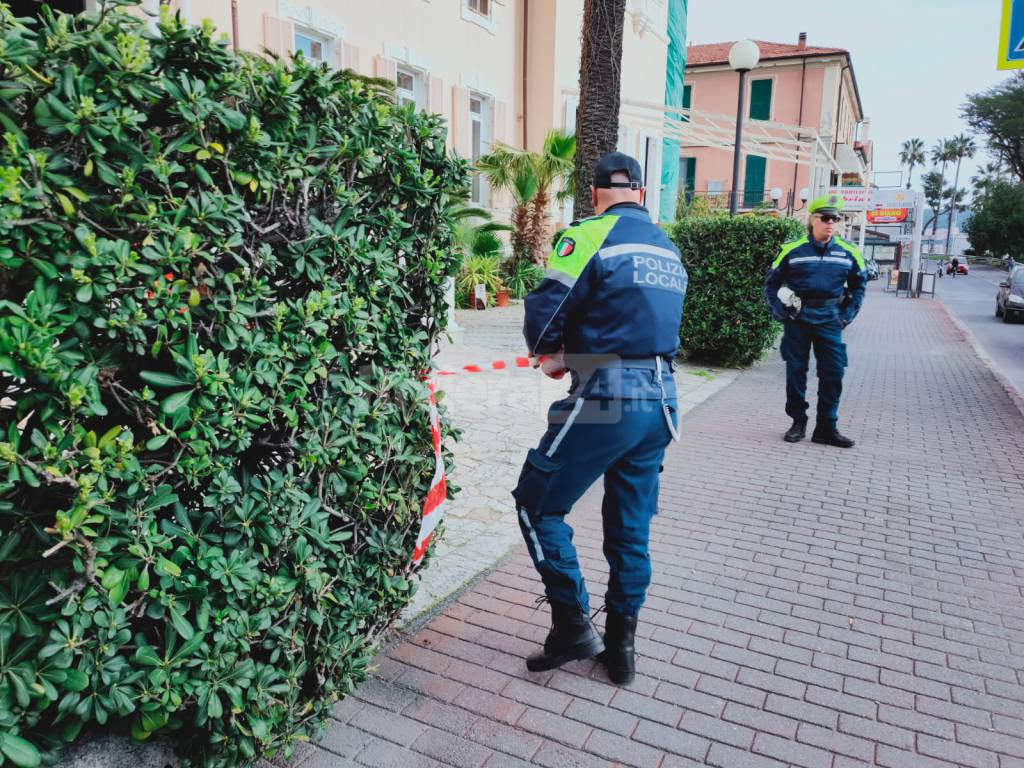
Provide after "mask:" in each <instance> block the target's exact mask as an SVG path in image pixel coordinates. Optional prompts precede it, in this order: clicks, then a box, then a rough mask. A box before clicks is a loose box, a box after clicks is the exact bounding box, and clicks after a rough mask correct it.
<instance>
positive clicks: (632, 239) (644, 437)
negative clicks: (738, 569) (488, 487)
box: [513, 152, 687, 684]
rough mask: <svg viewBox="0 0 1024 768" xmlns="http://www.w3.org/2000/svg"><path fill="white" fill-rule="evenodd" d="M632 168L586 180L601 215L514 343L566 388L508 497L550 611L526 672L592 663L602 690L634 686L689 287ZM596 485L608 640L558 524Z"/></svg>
mask: <svg viewBox="0 0 1024 768" xmlns="http://www.w3.org/2000/svg"><path fill="white" fill-rule="evenodd" d="M644 192H645V189H644V188H643V174H642V171H641V169H640V165H639V163H637V161H636V160H635V159H633V158H632V157H629V156H628V155H624V154H622V153H619V152H613V153H610V154H607V155H605V156H604V157H602V158H601V159H600V161H599V162H598V163H597V166H596V167H595V169H594V180H593V187H592V189H591V195H592V197H593V201H594V210H595V211H597V215H596V216H593V217H592V218H588V219H584V220H583V221H579V222H573V224H572V225H571V226H570V227H569V228H568V229H567V230H566V231H565V232H564V234H563V236H562V237H561V239H559V241H558V242H557V244H556V245H555V249H554V252H553V253H552V254H551V256H550V258H549V261H548V269H547V272H546V274H545V276H544V280H543V281H542V282H541V284H540V285H539V286H538V287H537V288H536V290H534V291H533V292H532V293H531V294H530V295H529V296H527V297H526V321H525V327H524V335H525V337H526V342H527V345H528V348H529V350H530V354H531V356H533V357H534V359H535V361H536V365H539V366H540V367H541V368H542V370H543V371H544V373H546V374H547V375H548V376H551V377H553V378H560V377H561V376H562V375H564V374H565V373H566V372H568V373H570V374H571V388H570V391H569V396H568V397H567V398H565V399H564V400H559V401H557V402H555V403H554V404H552V405H551V407H550V409H549V411H548V429H547V431H546V432H545V434H544V436H543V437H542V438H541V441H540V444H539V445H538V446H537V448H535V449H533V450H530V451H529V453H528V454H527V458H526V463H525V464H524V465H523V470H522V473H521V475H520V478H519V484H518V485H517V486H516V489H515V490H514V491H513V497H514V498H515V501H516V508H517V512H518V516H519V525H520V528H521V529H522V532H523V537H524V539H525V540H526V545H527V547H528V548H529V551H530V556H531V557H532V559H533V562H534V565H535V566H536V567H537V570H538V572H539V573H540V576H541V579H542V580H543V582H544V588H545V592H546V596H547V599H548V602H549V603H550V604H551V632H550V634H549V635H548V636H547V640H546V642H545V643H544V649H543V651H542V652H541V653H539V654H537V655H535V656H532V657H530V658H529V659H527V667H528V668H529V669H530V670H533V671H537V670H545V669H554V668H555V667H558V666H561V665H562V664H564V663H566V662H568V661H572V660H574V659H585V658H589V657H592V656H597V655H600V658H601V660H602V661H603V662H604V664H605V666H606V667H607V669H608V674H609V677H610V678H611V679H612V680H613V681H614V682H616V683H620V684H625V683H628V682H630V681H631V680H632V679H633V676H634V669H635V667H634V650H633V638H634V634H635V631H636V622H637V614H638V612H639V610H640V606H641V605H642V603H643V602H644V596H645V594H646V591H647V587H648V585H649V584H650V580H651V561H650V555H649V553H648V548H647V543H648V534H649V530H650V523H651V518H652V517H653V516H654V514H655V512H656V511H657V504H658V473H659V471H660V468H661V462H662V457H663V456H664V453H665V448H666V447H667V446H668V444H669V442H670V441H671V439H672V437H674V436H676V389H675V380H674V378H673V377H672V367H673V366H672V361H673V359H674V357H675V354H676V351H677V348H678V345H679V322H680V317H681V315H682V309H683V299H684V297H685V295H686V284H687V276H686V270H685V269H684V268H683V264H682V261H681V259H680V257H679V251H678V250H677V249H676V247H675V246H674V245H673V244H672V242H671V241H670V240H669V238H668V237H667V236H666V235H665V234H664V233H663V232H662V231H661V230H660V229H659V228H658V227H657V226H656V225H654V224H653V223H652V222H651V218H650V215H649V214H648V212H647V209H646V208H644V207H643V205H642V203H643V200H644ZM602 475H603V476H604V502H603V504H602V508H601V513H602V517H603V524H604V554H605V557H606V558H607V560H608V566H609V570H610V573H609V579H608V589H607V592H606V593H605V608H606V609H607V612H608V616H607V620H606V623H605V634H604V638H603V640H602V637H601V636H600V635H599V634H598V632H597V630H596V629H595V627H594V625H593V623H592V622H591V619H590V616H589V611H590V603H589V598H588V595H587V589H586V587H585V585H584V581H583V576H582V574H581V573H580V564H579V561H578V559H577V556H576V549H575V547H574V546H573V543H572V534H573V531H572V528H571V527H570V526H569V524H568V523H567V522H566V515H567V514H568V513H569V511H570V510H571V509H572V507H573V505H574V504H575V503H576V501H577V500H578V499H579V498H580V497H581V496H582V495H583V494H584V493H585V492H586V490H587V489H588V488H590V486H591V485H593V483H594V482H595V481H596V480H598V479H599V478H600V477H601V476H602Z"/></svg>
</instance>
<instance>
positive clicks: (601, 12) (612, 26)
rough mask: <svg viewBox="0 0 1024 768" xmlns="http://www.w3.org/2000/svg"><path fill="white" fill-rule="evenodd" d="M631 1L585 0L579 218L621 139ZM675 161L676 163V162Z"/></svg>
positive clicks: (587, 210) (586, 213)
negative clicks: (599, 169) (594, 178)
mask: <svg viewBox="0 0 1024 768" xmlns="http://www.w3.org/2000/svg"><path fill="white" fill-rule="evenodd" d="M625 21H626V0H584V2H583V33H582V37H583V50H582V51H581V52H580V106H579V111H578V112H577V113H576V115H577V117H576V137H577V151H576V190H577V192H578V193H579V194H577V195H576V205H575V206H574V209H573V210H574V213H575V216H576V218H577V219H581V218H583V217H585V216H591V215H593V213H594V206H593V204H592V202H591V199H590V194H589V191H590V182H591V174H593V172H594V164H595V163H596V162H597V161H598V159H599V158H600V157H601V155H603V154H605V153H606V152H612V151H614V149H615V146H616V144H618V140H619V98H620V92H621V78H622V30H623V24H624V23H625ZM673 162H675V161H673Z"/></svg>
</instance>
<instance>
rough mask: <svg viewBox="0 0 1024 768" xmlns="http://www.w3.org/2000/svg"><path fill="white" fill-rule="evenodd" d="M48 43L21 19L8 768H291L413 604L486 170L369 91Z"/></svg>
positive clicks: (2, 658)
mask: <svg viewBox="0 0 1024 768" xmlns="http://www.w3.org/2000/svg"><path fill="white" fill-rule="evenodd" d="M129 4H130V3H128V2H124V0H121V2H118V3H117V5H121V6H123V5H129ZM111 5H112V4H111V2H110V1H109V0H108V2H107V3H106V6H107V7H108V9H109V8H110V6H111ZM43 14H44V18H43V20H42V21H41V22H40V24H39V26H32V27H28V26H25V25H24V24H22V23H19V22H17V21H15V20H14V19H13V17H12V16H11V14H10V12H9V10H8V9H7V7H6V6H3V5H2V4H0V70H2V73H0V81H2V82H0V132H2V134H3V135H2V142H0V764H3V765H7V764H10V763H13V764H14V765H18V766H30V765H35V764H37V762H38V760H39V756H40V754H41V755H42V759H43V761H44V762H48V763H51V764H52V763H54V762H56V761H57V760H58V759H59V757H58V755H59V750H60V747H61V745H62V744H64V743H66V742H70V741H72V740H74V739H76V738H77V737H78V736H79V734H80V732H82V731H83V729H86V730H88V729H90V728H96V727H105V728H111V727H115V728H120V729H122V730H124V731H125V732H130V733H131V734H132V735H133V736H135V737H136V738H139V739H145V738H148V737H150V736H151V735H153V734H156V735H158V736H159V735H161V734H165V733H167V732H170V731H175V732H176V733H175V735H174V736H173V737H172V738H173V739H174V741H175V742H176V743H177V744H179V745H180V746H181V748H182V751H183V752H185V753H186V754H187V755H188V756H189V760H190V762H191V763H192V764H197V765H209V766H238V765H245V764H248V763H250V762H251V761H252V760H253V758H254V757H255V756H256V755H258V754H260V753H269V754H273V753H275V752H289V751H290V750H291V749H292V748H293V746H294V744H295V742H296V741H298V740H304V739H308V738H309V737H310V736H311V735H314V734H315V733H316V731H317V729H318V726H319V725H320V724H321V723H322V722H324V721H325V718H326V716H327V715H328V714H329V711H330V707H331V705H332V702H333V701H336V700H338V699H339V698H341V697H343V696H345V695H346V694H348V693H350V692H351V691H352V690H353V689H354V687H355V685H356V684H357V683H358V682H359V681H360V680H361V679H362V678H363V677H364V675H365V671H366V666H367V663H368V661H369V658H370V655H369V654H370V652H371V650H372V649H371V644H372V643H373V642H374V640H375V639H376V638H378V637H379V636H380V634H381V633H382V632H383V631H384V630H386V629H387V627H388V626H389V624H390V623H391V622H392V621H393V619H394V617H395V616H396V615H397V613H398V612H399V611H400V610H401V609H402V607H403V606H405V605H406V604H407V602H408V600H409V598H410V597H411V595H412V593H413V591H414V584H413V582H412V581H411V578H410V577H411V576H412V568H411V564H410V555H411V552H412V550H413V544H414V542H415V538H416V534H417V529H418V526H419V520H420V509H421V505H422V503H423V499H424V496H425V495H426V492H427V489H428V487H429V485H430V480H431V476H432V474H433V464H434V456H433V448H432V440H431V434H430V427H429V421H428V411H427V408H426V390H425V386H424V384H423V383H422V381H421V380H420V377H419V372H420V371H422V370H423V369H425V368H427V367H428V358H429V352H430V349H431V345H432V343H433V341H434V340H435V339H436V338H437V336H438V334H439V333H440V332H441V331H442V330H443V329H442V327H441V325H440V324H443V322H444V318H445V317H446V312H445V307H444V290H443V288H444V280H445V278H446V277H447V276H449V275H452V274H454V272H455V271H456V269H457V267H458V255H457V253H456V251H455V249H454V248H453V247H452V243H451V239H452V232H451V225H452V221H451V216H450V198H452V197H453V196H457V195H460V194H463V193H464V190H465V186H466V169H465V166H464V164H463V163H462V162H461V161H456V160H453V159H450V158H449V157H448V156H447V155H446V153H445V147H444V126H443V124H442V123H441V122H440V120H439V119H438V118H437V117H435V116H430V115H425V114H422V113H414V112H413V111H412V110H411V109H410V108H399V107H397V106H396V105H395V104H394V101H393V96H392V94H391V93H390V92H388V91H387V90H386V89H382V87H381V85H380V84H376V83H373V82H372V81H363V80H360V79H358V78H355V77H352V76H347V75H343V74H337V73H331V72H329V71H328V70H326V69H323V68H321V69H317V68H312V67H310V66H307V65H306V64H304V63H303V62H302V61H297V62H296V63H295V64H294V66H285V65H284V64H283V63H268V62H266V61H264V60H262V59H259V58H256V57H251V56H244V57H238V56H235V55H234V54H232V52H231V51H230V49H229V46H228V44H227V43H226V42H225V41H224V40H214V38H213V31H212V29H210V28H208V27H204V28H184V27H182V26H181V25H180V24H178V22H176V21H175V20H173V19H170V18H169V17H167V16H165V17H164V18H163V21H162V23H161V26H160V35H159V36H157V35H154V34H152V33H150V32H149V31H148V30H147V29H146V27H145V24H144V22H142V21H141V20H139V19H137V18H136V17H134V16H132V15H130V14H128V13H127V12H126V11H125V10H124V9H121V8H115V9H113V10H108V11H107V12H105V13H104V14H103V15H96V14H86V15H82V16H79V17H76V18H72V17H69V16H60V17H57V18H53V17H52V16H50V15H49V12H48V11H47V10H45V8H44V11H43ZM435 319H436V320H435Z"/></svg>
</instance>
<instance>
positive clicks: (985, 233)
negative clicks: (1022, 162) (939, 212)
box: [964, 180, 1024, 261]
mask: <svg viewBox="0 0 1024 768" xmlns="http://www.w3.org/2000/svg"><path fill="white" fill-rule="evenodd" d="M972 210H973V213H972V215H971V218H970V219H969V220H968V221H967V223H966V225H965V226H964V229H965V231H966V232H967V237H968V239H970V241H971V245H972V246H973V247H974V249H975V250H976V251H977V252H978V253H985V252H986V251H989V252H991V253H993V254H995V255H997V256H1002V255H1007V254H1008V255H1010V256H1013V257H1014V259H1016V260H1018V261H1020V260H1022V259H1024V185H1022V184H1013V183H1010V182H1008V181H1002V180H1000V181H996V182H993V184H992V185H991V188H990V189H989V192H988V194H987V195H985V197H983V198H976V199H975V203H974V206H973V208H972Z"/></svg>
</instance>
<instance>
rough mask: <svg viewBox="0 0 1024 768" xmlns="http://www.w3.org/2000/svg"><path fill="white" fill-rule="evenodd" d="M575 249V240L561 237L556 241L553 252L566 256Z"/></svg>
mask: <svg viewBox="0 0 1024 768" xmlns="http://www.w3.org/2000/svg"><path fill="white" fill-rule="evenodd" d="M575 250H576V241H575V240H573V239H572V238H571V237H563V238H562V239H561V240H559V241H558V247H557V248H556V249H555V253H556V254H558V255H559V256H568V255H569V254H570V253H572V252H573V251H575Z"/></svg>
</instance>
